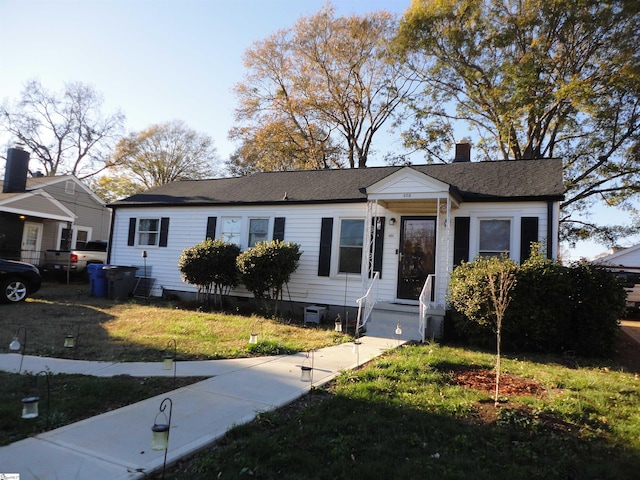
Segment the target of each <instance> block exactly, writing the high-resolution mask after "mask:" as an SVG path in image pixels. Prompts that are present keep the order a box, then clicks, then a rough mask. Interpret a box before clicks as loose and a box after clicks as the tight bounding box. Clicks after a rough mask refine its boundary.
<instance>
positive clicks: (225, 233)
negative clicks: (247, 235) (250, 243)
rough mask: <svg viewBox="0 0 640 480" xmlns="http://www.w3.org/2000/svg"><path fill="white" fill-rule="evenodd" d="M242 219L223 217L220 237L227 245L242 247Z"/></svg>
mask: <svg viewBox="0 0 640 480" xmlns="http://www.w3.org/2000/svg"><path fill="white" fill-rule="evenodd" d="M241 227H242V219H241V218H240V217H223V218H222V225H221V227H220V235H221V236H222V240H223V241H224V242H225V243H234V244H236V245H238V246H240V229H241Z"/></svg>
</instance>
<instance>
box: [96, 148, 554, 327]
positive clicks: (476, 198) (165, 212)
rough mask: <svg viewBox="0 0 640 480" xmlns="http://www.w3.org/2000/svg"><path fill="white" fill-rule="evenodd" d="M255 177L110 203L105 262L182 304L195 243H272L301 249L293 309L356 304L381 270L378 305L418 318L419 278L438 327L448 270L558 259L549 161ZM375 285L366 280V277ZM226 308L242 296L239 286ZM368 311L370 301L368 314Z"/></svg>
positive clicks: (289, 295)
mask: <svg viewBox="0 0 640 480" xmlns="http://www.w3.org/2000/svg"><path fill="white" fill-rule="evenodd" d="M465 146H466V147H468V146H467V145H462V146H460V145H458V147H459V149H458V150H459V154H458V155H457V156H458V157H459V158H458V159H457V161H455V162H454V163H451V164H439V165H416V166H407V167H372V168H363V169H349V170H314V171H295V172H267V173H257V174H254V175H249V176H245V177H238V178H221V179H212V180H194V181H180V182H173V183H170V184H167V185H164V186H162V187H159V188H156V189H153V190H150V191H147V192H144V193H141V194H137V195H134V196H132V197H129V198H127V199H124V200H120V201H117V202H115V203H113V204H111V205H110V207H111V208H113V215H114V219H113V225H112V231H111V241H110V258H109V260H108V263H111V264H114V265H123V266H142V265H143V260H144V265H145V266H146V268H147V271H148V272H151V274H150V276H153V278H154V279H155V283H154V288H153V291H152V295H157V296H160V295H162V294H163V293H171V294H179V295H182V296H183V295H185V294H189V295H191V296H193V295H194V293H195V292H196V288H195V287H194V286H192V285H188V284H186V283H184V282H183V281H182V279H181V275H180V271H179V268H178V259H179V257H180V254H181V253H182V251H183V250H184V249H185V248H188V247H191V246H194V245H196V244H197V243H199V242H201V241H203V240H204V239H205V238H207V237H209V238H215V239H224V240H225V241H227V242H233V243H236V244H237V245H239V246H240V247H241V249H246V248H247V247H250V246H252V245H253V244H254V243H255V242H258V241H263V240H272V239H280V240H284V241H289V242H293V243H297V244H299V245H300V246H301V248H300V249H301V251H302V252H303V253H302V256H301V259H300V266H299V268H298V270H297V271H296V272H295V273H294V274H293V276H292V278H291V281H290V283H289V285H288V286H287V288H286V289H285V293H284V296H285V298H284V300H285V302H290V303H291V304H296V305H298V306H300V307H303V306H305V305H306V306H309V305H322V306H326V307H327V308H328V309H329V312H330V313H331V312H340V313H342V311H343V309H346V308H351V307H353V306H355V305H356V299H358V298H359V297H361V296H362V295H363V293H364V292H365V291H366V289H367V288H368V287H369V286H370V282H371V277H372V275H371V273H370V272H371V271H375V272H379V273H378V275H379V278H378V279H377V281H376V282H375V286H374V289H373V291H374V292H377V295H376V297H377V300H378V302H386V303H388V304H395V305H399V304H406V305H413V306H415V307H414V308H416V312H417V305H418V300H419V297H420V294H421V292H422V291H423V288H424V286H425V282H426V279H427V277H428V275H429V274H434V275H435V277H434V278H433V279H432V282H431V283H432V289H433V291H432V297H431V298H430V299H428V309H429V315H431V316H433V317H437V318H438V319H441V318H443V316H444V310H445V304H446V298H445V297H446V293H447V287H448V281H449V275H450V273H451V271H452V269H453V267H454V265H456V264H458V263H460V262H461V261H463V260H465V261H468V260H472V259H473V258H474V257H476V256H478V255H498V254H500V253H502V252H506V253H507V254H508V255H509V256H511V257H512V258H513V259H515V260H516V261H518V262H520V261H522V260H523V259H524V258H526V257H527V256H528V255H529V252H530V244H531V242H534V241H535V242H540V243H541V244H542V245H543V246H544V249H545V253H546V255H547V256H549V257H551V258H556V257H557V253H558V217H559V202H560V200H561V199H562V195H563V184H562V162H561V160H559V159H546V160H527V161H502V162H479V163H475V162H470V161H469V151H468V148H467V149H466V151H465V148H464V147H465ZM374 276H376V275H374ZM233 295H234V297H235V298H236V299H243V298H245V299H246V298H249V297H251V295H250V294H249V293H248V292H247V291H246V290H244V288H243V287H239V288H237V289H236V290H235V291H234V292H233ZM371 303H373V302H372V301H370V302H369V304H371Z"/></svg>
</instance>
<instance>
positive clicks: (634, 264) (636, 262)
mask: <svg viewBox="0 0 640 480" xmlns="http://www.w3.org/2000/svg"><path fill="white" fill-rule="evenodd" d="M593 263H594V264H595V265H600V266H603V267H606V268H607V269H608V270H610V271H611V272H613V273H615V274H616V275H617V276H618V278H619V279H620V280H621V281H622V282H623V284H624V289H625V290H626V292H627V306H629V307H631V308H640V244H638V245H634V246H633V247H629V248H622V249H617V250H616V251H614V252H613V253H611V254H610V255H606V256H604V257H599V258H597V259H595V260H594V261H593Z"/></svg>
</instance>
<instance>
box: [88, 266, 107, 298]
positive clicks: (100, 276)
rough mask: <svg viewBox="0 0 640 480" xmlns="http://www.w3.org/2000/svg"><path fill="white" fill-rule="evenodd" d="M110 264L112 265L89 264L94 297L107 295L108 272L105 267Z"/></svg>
mask: <svg viewBox="0 0 640 480" xmlns="http://www.w3.org/2000/svg"><path fill="white" fill-rule="evenodd" d="M108 266H110V265H103V264H102V263H92V264H89V265H87V271H88V272H89V283H90V284H91V295H93V296H94V297H106V296H107V287H108V284H107V274H106V272H105V270H104V267H108Z"/></svg>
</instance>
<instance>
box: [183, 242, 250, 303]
mask: <svg viewBox="0 0 640 480" xmlns="http://www.w3.org/2000/svg"><path fill="white" fill-rule="evenodd" d="M239 254H240V247H238V246H237V245H236V244H233V243H225V242H223V241H222V240H212V239H210V238H209V239H207V240H205V241H204V242H201V243H199V244H197V245H195V246H194V247H191V248H187V249H185V250H184V251H183V252H182V254H181V255H180V260H179V261H178V267H179V268H180V272H181V273H182V277H183V278H184V280H185V282H187V283H190V284H192V285H196V286H197V287H198V294H199V295H200V294H202V293H204V295H205V299H206V301H207V303H209V301H210V300H211V293H212V291H213V296H214V305H217V306H218V307H219V308H222V296H223V295H226V294H227V293H228V292H229V290H230V289H232V288H235V287H236V286H237V285H238V278H239V277H238V268H237V266H236V259H237V257H238V255H239Z"/></svg>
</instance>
